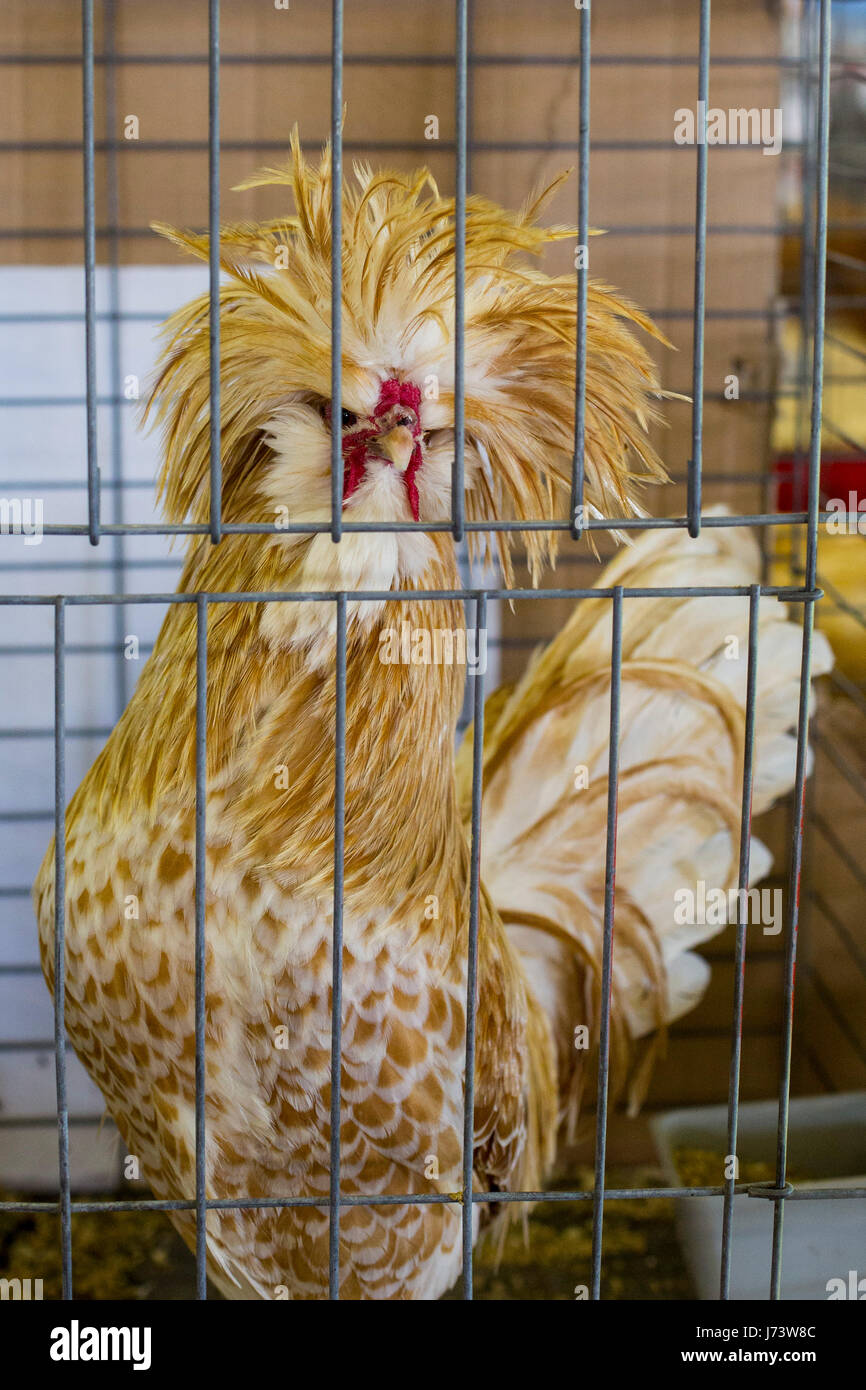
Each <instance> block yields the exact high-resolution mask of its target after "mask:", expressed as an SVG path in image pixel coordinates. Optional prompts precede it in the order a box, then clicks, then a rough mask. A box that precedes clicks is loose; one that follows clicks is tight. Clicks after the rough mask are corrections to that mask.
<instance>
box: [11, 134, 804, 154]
mask: <svg viewBox="0 0 866 1390" xmlns="http://www.w3.org/2000/svg"><path fill="white" fill-rule="evenodd" d="M323 143H324V141H323V140H315V139H312V140H304V141H302V142H301V145H302V148H303V149H304V150H307V151H312V150H316V149H321V147H322V145H323ZM93 148H94V151H95V153H97V154H105V153H107V152H108V151H109V150H111V151H114V152H116V153H118V154H119V153H121V152H125V153H127V154H203V153H204V152H205V151H206V150H207V148H208V142H207V140H96V141H95V142H94V146H93ZM431 148H432V151H433V153H434V154H454V153H455V152H456V149H457V142H456V141H454V140H437V141H436V142H435V144H434V145H433V146H431V142H430V141H429V140H345V141H344V142H343V149H344V150H346V151H348V152H350V153H352V154H364V153H366V152H367V151H369V150H375V151H377V152H378V153H379V154H404V153H405V154H428V155H429V154H430V152H431ZM702 148H704V149H706V148H707V146H702ZM712 148H713V150H714V151H716V150H726V151H728V152H733V153H743V152H745V151H747V150H753V151H754V152H755V153H758V152H759V151H761V150H762V149H763V148H764V147H763V146H761V145H759V144H754V145H752V144H730V145H713V147H712ZM802 148H803V146H802V144H801V142H800V141H798V140H786V141H785V143H784V145H783V146H782V148H781V150H780V151H779V155H780V156H782V155H789V156H790V155H795V154H799V153H800V152H801V150H802ZM82 149H83V145H82V143H81V141H80V140H0V154H25V155H26V154H80V153H81V151H82ZM221 149H222V150H223V151H230V152H231V153H232V154H240V153H243V152H246V153H248V154H250V153H254V152H256V151H260V152H272V153H278V154H279V153H282V154H288V145H287V142H286V141H285V140H265V139H261V138H260V139H251V140H223V141H222V143H221ZM590 149H591V150H594V151H596V152H600V153H606V154H616V153H635V152H638V151H642V152H644V153H651V152H653V151H657V152H664V153H665V154H673V153H674V151H685V152H686V153H691V152H692V150H693V149H694V146H692V145H679V144H677V143H676V141H675V140H593V141H592V142H591V144H590ZM472 150H473V153H475V154H485V153H487V154H577V153H579V150H580V145H579V142H578V141H577V140H473V141H472Z"/></svg>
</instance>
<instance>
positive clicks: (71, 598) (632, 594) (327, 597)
mask: <svg viewBox="0 0 866 1390" xmlns="http://www.w3.org/2000/svg"><path fill="white" fill-rule="evenodd" d="M760 590H761V593H762V594H765V595H767V596H769V597H771V598H778V599H780V600H781V601H783V602H785V603H797V602H802V603H807V604H810V603H813V602H815V601H816V600H817V599H819V598H820V597H821V591H820V589H816V590H812V591H810V590H807V589H794V588H791V587H785V586H784V585H773V584H762V585H761V586H760ZM419 592H420V593H422V594H423V596H424V598H425V599H427V600H431V599H449V600H464V599H467V598H477V597H478V596H479V595H480V594H486V596H487V598H488V599H491V598H495V599H507V600H509V601H511V600H512V599H531V600H534V599H542V600H544V599H552V598H613V597H614V595H615V594H616V592H617V590H616V589H609V588H601V587H599V588H597V589H591V588H583V589H581V588H558V589H489V588H483V589H480V588H479V589H474V588H473V589H422V590H420V591H419V590H418V589H359V590H357V592H356V591H354V590H353V592H352V602H353V603H387V602H389V601H391V600H394V601H395V602H410V601H411V602H417V599H418V595H419ZM751 592H752V588H751V585H748V584H695V585H691V586H689V585H686V584H680V585H670V586H669V587H659V586H655V587H653V586H651V585H647V586H639V587H636V588H628V587H623V588H622V594H623V596H624V597H625V598H748V597H749V594H750V593H751ZM334 597H335V595H334V593H333V592H332V591H330V590H327V589H325V590H320V591H316V590H313V589H293V590H292V591H291V592H286V591H281V590H279V589H275V590H271V589H262V590H258V591H247V592H243V591H238V592H237V593H230V592H226V593H217V592H211V593H208V602H209V603H333V602H334ZM64 601H65V602H66V603H67V604H71V605H76V606H78V605H83V606H85V607H98V606H99V605H101V604H106V605H108V604H112V603H139V604H150V603H158V604H163V603H165V604H170V603H196V602H197V601H198V595H197V594H196V593H190V592H189V591H187V590H182V591H181V592H174V593H167V594H67V595H66V596H65V600H64ZM54 602H55V599H54V597H53V596H52V595H51V594H0V607H17V606H19V605H23V606H24V607H40V606H42V605H47V604H53V603H54ZM16 732H19V731H16Z"/></svg>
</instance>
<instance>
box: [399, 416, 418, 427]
mask: <svg viewBox="0 0 866 1390" xmlns="http://www.w3.org/2000/svg"><path fill="white" fill-rule="evenodd" d="M397 424H398V425H405V426H406V428H407V429H410V430H411V428H412V426H413V425H414V424H415V417H414V416H413V415H398V416H397Z"/></svg>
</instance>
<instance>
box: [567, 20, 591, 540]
mask: <svg viewBox="0 0 866 1390" xmlns="http://www.w3.org/2000/svg"><path fill="white" fill-rule="evenodd" d="M590 42H591V26H590V10H589V0H587V3H586V5H585V7H584V8H583V9H582V10H581V12H580V65H579V72H580V115H579V118H578V143H579V146H580V150H579V154H578V170H577V325H576V336H575V353H576V359H577V360H576V380H575V387H574V389H575V398H574V456H573V458H572V461H571V534H572V538H573V539H574V540H579V539H580V537H581V535H582V534H583V492H584V485H585V475H586V460H585V458H584V450H585V447H586V306H587V291H588V285H589V266H588V265H587V261H588V259H589V151H590V140H589V127H590V103H589V90H590Z"/></svg>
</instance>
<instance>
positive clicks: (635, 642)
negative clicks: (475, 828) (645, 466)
mask: <svg viewBox="0 0 866 1390" xmlns="http://www.w3.org/2000/svg"><path fill="white" fill-rule="evenodd" d="M759 573H760V561H759V555H758V550H757V546H756V545H755V543H754V540H753V538H752V536H751V535H750V534H749V533H748V532H745V531H743V530H742V529H740V528H730V527H718V528H715V527H714V528H706V529H705V530H704V531H703V532H702V535H701V536H700V538H698V539H697V540H690V539H688V538H687V537H686V536H685V535H683V534H682V533H681V532H678V531H672V530H659V531H651V532H647V533H645V534H644V536H643V537H642V538H641V539H640V540H639V541H638V542H637V543H636V544H635V545H634V546H632V547H630V548H629V549H628V550H625V551H621V552H620V553H619V554H618V555H617V556H616V558H615V559H614V560H613V561H612V562H611V564H610V565H608V567H607V568H606V570H605V571H604V573H603V574H602V576H601V578H600V580H599V582H598V587H600V588H610V587H612V586H613V585H615V584H622V585H624V586H625V587H628V588H666V589H671V588H673V589H678V590H682V589H688V588H693V587H698V586H700V587H708V586H712V587H748V586H749V585H751V584H753V583H755V582H757V580H758V577H759ZM758 622H759V629H758V664H757V704H756V711H755V746H754V752H755V757H754V777H753V812H754V814H759V813H760V812H761V811H764V810H766V809H767V808H768V807H770V806H771V805H772V804H773V803H774V802H775V801H776V800H777V799H778V798H779V797H780V796H782V795H784V794H785V793H786V792H787V791H789V790H790V787H791V786H792V783H793V779H794V768H795V759H796V735H795V734H794V733H793V732H792V730H793V729H794V727H795V725H796V718H797V709H798V701H799V679H800V663H801V650H802V634H801V630H800V628H799V626H797V625H796V624H794V623H793V622H791V621H790V620H789V618H788V616H787V613H786V610H785V608H784V607H783V606H782V605H781V604H780V603H779V602H778V601H777V600H776V599H775V598H772V597H767V598H763V599H761V601H760V603H759V606H758ZM748 629H749V603H748V598H747V597H746V596H734V597H729V598H718V597H714V598H705V597H694V596H690V595H688V594H686V595H680V596H676V595H673V596H672V595H671V594H669V593H666V594H664V595H663V596H659V597H635V598H632V597H626V599H625V601H624V605H623V641H622V694H621V721H620V722H621V728H620V741H619V793H618V824H617V857H616V896H615V906H616V914H615V923H616V932H615V944H614V952H613V962H612V972H613V985H612V1002H611V1020H612V1042H613V1050H614V1060H615V1061H616V1060H620V1061H622V1062H623V1066H622V1067H621V1068H620V1070H619V1075H620V1079H621V1080H624V1078H625V1075H626V1073H627V1070H628V1068H627V1066H626V1064H625V1059H627V1058H628V1056H629V1052H630V1047H629V1044H630V1043H633V1042H634V1041H635V1040H637V1039H641V1038H649V1037H650V1035H652V1034H653V1033H656V1032H657V1031H658V1030H663V1029H664V1025H665V1024H666V1023H669V1022H671V1021H672V1020H674V1019H676V1018H678V1017H680V1016H681V1015H682V1014H684V1013H686V1012H688V1010H689V1009H691V1008H693V1007H694V1005H695V1004H696V1003H697V1002H698V1001H699V999H700V998H701V996H702V994H703V992H704V990H705V989H706V986H707V983H708V980H709V973H710V972H709V967H708V965H707V963H706V962H705V961H704V960H703V958H702V957H700V956H699V955H697V954H696V948H697V947H698V946H700V945H701V944H702V943H703V942H705V941H707V940H708V939H709V938H711V937H712V936H714V935H716V934H717V933H718V932H719V931H721V930H722V929H723V927H724V925H725V923H726V922H727V920H728V919H729V918H731V919H733V913H732V908H734V907H735V905H736V904H735V902H732V901H729V892H730V890H732V889H733V890H736V885H737V873H738V860H739V830H740V816H741V799H742V768H743V750H744V740H745V729H746V713H745V702H746V700H745V695H746V674H747V657H748V637H749V630H748ZM610 661H611V605H610V601H609V599H607V598H605V599H599V600H595V599H589V600H584V601H583V602H581V603H580V604H579V605H578V606H577V607H576V608H575V611H574V613H573V615H572V617H571V618H570V620H569V622H568V623H567V624H566V625H565V627H564V628H563V630H562V632H560V633H559V635H558V636H557V637H556V638H555V639H554V640H553V641H552V642H551V643H550V645H549V646H548V647H547V648H545V649H544V650H542V651H541V652H539V653H538V654H537V655H536V657H535V658H534V660H533V661H532V663H531V664H530V666H529V668H528V670H527V671H526V673H525V675H524V677H523V678H522V680H521V681H520V682H519V684H518V685H517V686H516V687H514V688H513V689H512V690H509V691H504V692H503V691H498V692H497V693H496V694H495V695H494V696H493V697H492V698H491V700H490V701H489V702H488V705H487V707H486V711H485V739H484V745H485V746H484V793H483V808H482V809H483V827H484V829H483V835H482V873H483V875H484V880H485V883H486V885H487V888H488V890H489V892H490V893H491V895H492V897H493V900H494V902H495V904H496V906H497V908H498V910H499V912H500V913H501V915H502V916H503V919H504V920H505V923H506V927H507V929H508V932H509V934H510V935H511V937H512V940H513V943H514V944H515V946H516V947H517V949H518V951H519V953H520V956H521V959H522V960H523V963H524V968H525V970H526V972H527V976H528V978H529V981H530V985H531V987H532V989H533V991H534V993H535V995H536V997H537V999H538V1001H539V1003H541V1005H542V1007H543V1008H544V1010H545V1012H546V1014H547V1016H548V1019H549V1021H550V1023H551V1027H552V1031H553V1033H554V1037H555V1040H556V1048H557V1056H558V1062H559V1069H560V1070H559V1076H560V1102H561V1108H562V1111H563V1114H564V1115H566V1116H572V1117H573V1115H574V1114H575V1112H576V1106H577V1104H578V1103H579V1099H580V1095H581V1092H582V1089H583V1086H584V1083H585V1062H586V1060H587V1055H588V1050H590V1051H591V1044H592V1040H593V1039H596V1037H597V1030H598V1019H599V1010H600V981H601V959H602V944H603V911H604V878H605V831H606V820H607V816H606V809H607V779H608V759H609V748H608V730H609V700H610ZM831 665H832V656H831V653H830V649H829V646H828V645H827V643H826V641H825V640H824V638H823V636H822V635H821V634H820V633H818V634H815V641H814V645H813V655H812V672H813V675H815V676H817V675H820V674H822V673H823V672H825V671H827V670H829V669H830V666H831ZM470 756H471V739H468V740H467V741H466V743H465V744H464V747H463V749H461V753H460V756H459V758H458V773H459V779H460V785H461V790H462V793H463V799H464V805H465V806H466V807H467V808H468V804H469V790H470V781H471V779H470ZM771 867H772V858H771V856H770V854H769V851H768V850H767V849H766V847H765V846H764V845H763V844H762V843H761V842H760V841H759V840H758V839H756V838H753V839H752V842H751V846H750V884H756V883H758V882H760V880H761V879H762V878H764V877H765V876H766V875H767V874H768V873H769V871H770V869H771ZM700 885H704V888H703V890H702V889H701V886H700ZM711 890H721V893H722V894H724V895H725V908H724V911H723V912H722V911H721V910H720V909H719V907H718V904H717V901H714V910H713V911H706V912H704V911H702V910H698V909H699V907H700V894H701V892H702V891H704V892H706V893H709V892H710V891H711ZM689 893H692V895H693V898H694V903H693V910H690V904H689V899H688V894H689ZM719 896H721V895H719ZM582 1027H585V1029H586V1034H585V1035H584V1034H583V1033H582V1032H581V1031H580V1030H581V1028H582ZM576 1030H577V1031H576ZM586 1039H588V1040H589V1043H590V1047H589V1049H587V1048H586V1047H585V1046H582V1043H585V1041H586ZM645 1049H646V1050H645V1055H644V1058H643V1062H642V1063H641V1064H640V1065H639V1066H638V1068H637V1070H635V1069H634V1067H632V1073H631V1091H632V1097H633V1099H635V1098H636V1099H639V1098H640V1093H641V1092H642V1091H643V1089H644V1087H645V1085H646V1083H647V1081H648V1076H649V1069H650V1062H651V1060H652V1057H653V1056H654V1054H655V1052H656V1051H657V1050H658V1047H657V1045H655V1044H654V1045H650V1046H647V1045H646V1044H645Z"/></svg>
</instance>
